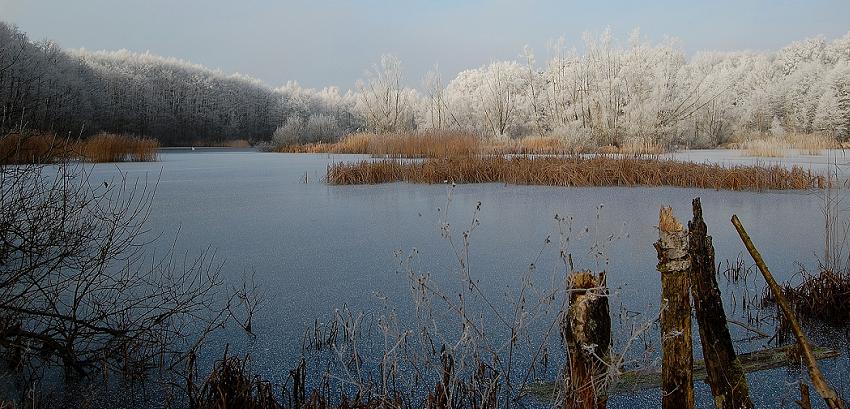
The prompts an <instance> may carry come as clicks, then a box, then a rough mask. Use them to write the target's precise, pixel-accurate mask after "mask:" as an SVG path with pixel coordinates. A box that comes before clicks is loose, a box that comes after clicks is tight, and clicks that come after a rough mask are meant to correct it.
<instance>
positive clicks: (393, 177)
mask: <svg viewBox="0 0 850 409" xmlns="http://www.w3.org/2000/svg"><path fill="white" fill-rule="evenodd" d="M327 180H328V183H330V184H333V185H358V184H377V183H391V182H410V183H445V182H451V183H510V184H517V185H545V186H676V187H694V188H707V189H726V190H756V191H760V190H781V189H810V188H823V187H825V185H826V184H827V183H828V182H827V181H826V179H825V178H824V177H823V176H820V175H816V174H814V173H813V172H811V171H807V170H803V169H801V168H798V167H794V168H792V169H787V168H784V167H780V166H732V167H724V166H720V165H711V164H697V163H685V162H676V161H672V160H656V159H639V158H612V157H603V156H597V157H590V158H584V157H576V156H573V157H560V158H555V157H538V158H532V157H512V158H505V157H502V156H487V157H469V158H462V159H451V158H450V159H427V160H424V161H402V160H385V161H362V162H357V163H337V164H333V165H331V166H330V167H329V168H328V172H327Z"/></svg>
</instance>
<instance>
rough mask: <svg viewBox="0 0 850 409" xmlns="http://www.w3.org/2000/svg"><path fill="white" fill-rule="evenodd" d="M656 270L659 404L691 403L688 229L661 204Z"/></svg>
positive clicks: (669, 408)
mask: <svg viewBox="0 0 850 409" xmlns="http://www.w3.org/2000/svg"><path fill="white" fill-rule="evenodd" d="M658 233H659V238H658V241H657V242H656V243H655V249H656V251H658V267H657V268H658V271H659V272H660V273H661V303H662V307H661V349H662V352H661V406H662V408H665V409H690V408H693V407H694V380H693V363H694V362H693V360H694V357H693V337H692V334H691V301H690V296H689V294H688V291H689V288H690V278H689V277H688V275H689V270H690V267H691V261H690V257H689V255H688V233H687V231H685V229H684V227H683V226H682V224H681V223H679V222H678V221H677V220H676V218H675V217H674V216H673V209H671V208H670V207H662V208H661V212H660V214H659V221H658Z"/></svg>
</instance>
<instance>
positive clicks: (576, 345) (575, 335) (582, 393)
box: [561, 272, 611, 409]
mask: <svg viewBox="0 0 850 409" xmlns="http://www.w3.org/2000/svg"><path fill="white" fill-rule="evenodd" d="M569 280H570V307H569V310H567V314H566V315H565V316H564V320H563V322H562V325H561V332H562V335H563V337H564V341H565V343H566V345H567V352H568V355H569V368H568V369H569V370H568V374H567V375H568V376H567V379H566V385H564V386H565V388H564V390H565V391H566V393H565V395H564V396H563V398H564V404H563V407H565V408H570V409H600V408H604V407H605V406H606V404H607V402H608V396H607V385H605V382H604V380H605V373H606V365H605V362H604V361H602V360H607V359H608V350H609V346H610V345H611V316H610V315H609V309H608V289H607V288H606V285H605V273H600V274H599V275H594V274H592V273H590V272H577V273H573V274H572V275H570V277H569Z"/></svg>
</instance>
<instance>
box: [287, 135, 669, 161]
mask: <svg viewBox="0 0 850 409" xmlns="http://www.w3.org/2000/svg"><path fill="white" fill-rule="evenodd" d="M276 150H277V151H278V152H288V153H353V154H367V155H373V156H386V157H393V158H447V157H459V156H474V155H576V154H581V153H591V152H595V153H613V154H622V155H629V156H641V155H657V154H660V153H663V152H664V149H663V147H661V146H660V145H657V144H655V143H653V142H648V141H644V140H642V139H629V140H627V141H626V143H624V144H623V146H621V147H615V146H604V147H600V148H590V147H588V146H586V145H585V144H582V143H579V142H576V141H570V140H569V139H567V138H562V137H557V136H526V137H523V138H517V139H510V138H481V137H478V136H475V135H473V134H470V133H465V132H455V131H430V132H421V133H411V134H370V133H355V134H350V135H347V136H345V137H344V138H342V139H341V140H340V141H339V142H336V143H315V144H307V145H288V146H281V147H278V148H276Z"/></svg>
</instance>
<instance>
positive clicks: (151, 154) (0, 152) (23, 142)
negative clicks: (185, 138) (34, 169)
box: [0, 133, 159, 165]
mask: <svg viewBox="0 0 850 409" xmlns="http://www.w3.org/2000/svg"><path fill="white" fill-rule="evenodd" d="M158 150H159V142H157V141H156V140H155V139H151V138H141V137H134V136H128V135H117V134H106V133H101V134H98V135H95V136H92V137H89V138H86V139H81V140H77V139H69V138H60V137H57V136H55V135H53V134H48V133H45V134H39V133H35V134H21V133H11V134H7V135H5V136H3V137H2V138H0V164H7V165H19V164H35V163H54V162H58V161H62V160H69V159H80V160H83V161H86V162H93V163H99V162H151V161H155V160H156V159H157V152H158Z"/></svg>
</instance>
